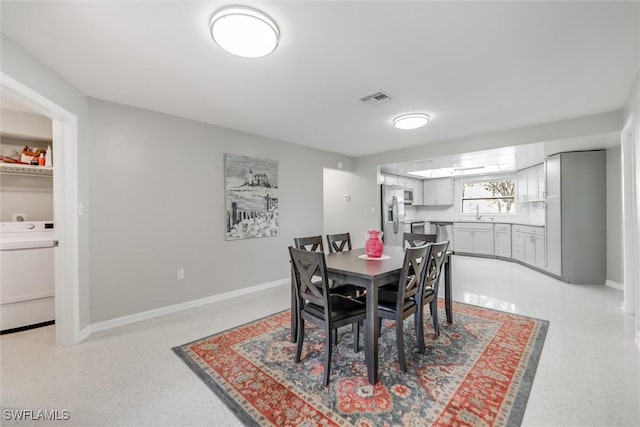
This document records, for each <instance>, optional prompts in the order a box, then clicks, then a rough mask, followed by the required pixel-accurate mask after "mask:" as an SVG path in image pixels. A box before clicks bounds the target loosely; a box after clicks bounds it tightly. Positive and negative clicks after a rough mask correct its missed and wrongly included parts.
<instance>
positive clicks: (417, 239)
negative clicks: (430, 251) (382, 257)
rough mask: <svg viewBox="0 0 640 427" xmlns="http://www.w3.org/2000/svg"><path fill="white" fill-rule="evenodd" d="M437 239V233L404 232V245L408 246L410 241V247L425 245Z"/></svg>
mask: <svg viewBox="0 0 640 427" xmlns="http://www.w3.org/2000/svg"><path fill="white" fill-rule="evenodd" d="M437 241H438V235H437V234H422V233H404V235H403V237H402V247H403V248H404V247H406V246H407V243H409V247H411V248H415V247H416V246H424V245H426V244H427V243H435V242H437Z"/></svg>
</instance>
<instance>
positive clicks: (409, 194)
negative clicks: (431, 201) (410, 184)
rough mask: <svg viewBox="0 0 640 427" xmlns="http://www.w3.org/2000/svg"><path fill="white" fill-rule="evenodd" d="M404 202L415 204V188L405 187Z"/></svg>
mask: <svg viewBox="0 0 640 427" xmlns="http://www.w3.org/2000/svg"><path fill="white" fill-rule="evenodd" d="M404 204H405V205H412V204H413V188H405V189H404Z"/></svg>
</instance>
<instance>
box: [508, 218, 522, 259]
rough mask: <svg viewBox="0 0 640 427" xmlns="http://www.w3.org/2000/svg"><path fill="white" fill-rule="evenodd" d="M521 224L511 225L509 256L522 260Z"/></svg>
mask: <svg viewBox="0 0 640 427" xmlns="http://www.w3.org/2000/svg"><path fill="white" fill-rule="evenodd" d="M523 228H524V227H523V226H522V225H513V226H512V227H511V258H513V259H515V260H518V261H522V262H524V234H523V233H522V229H523Z"/></svg>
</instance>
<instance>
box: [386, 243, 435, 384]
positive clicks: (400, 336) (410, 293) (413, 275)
mask: <svg viewBox="0 0 640 427" xmlns="http://www.w3.org/2000/svg"><path fill="white" fill-rule="evenodd" d="M430 253H431V244H428V245H425V246H419V247H416V248H407V249H406V250H405V255H404V262H403V264H402V270H401V273H400V279H399V280H398V284H397V285H396V288H395V290H389V289H388V288H387V287H382V288H380V289H379V293H378V317H379V319H380V321H381V319H391V320H395V329H396V346H397V348H398V360H399V361H400V369H402V371H403V372H406V371H407V364H406V362H405V353H404V320H405V319H406V318H407V317H409V316H412V315H415V313H416V312H417V310H418V307H419V306H420V305H421V304H420V293H419V292H420V289H421V288H420V287H421V285H422V283H423V280H422V279H423V277H424V273H425V272H426V265H427V264H428V261H429V259H430ZM416 337H417V339H418V348H423V347H424V342H423V341H422V340H424V337H423V335H416Z"/></svg>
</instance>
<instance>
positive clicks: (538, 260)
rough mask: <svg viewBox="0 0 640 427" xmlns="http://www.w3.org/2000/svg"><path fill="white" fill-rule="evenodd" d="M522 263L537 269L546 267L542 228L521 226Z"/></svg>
mask: <svg viewBox="0 0 640 427" xmlns="http://www.w3.org/2000/svg"><path fill="white" fill-rule="evenodd" d="M522 235H523V240H524V262H525V264H529V265H533V266H536V267H538V268H545V267H546V256H545V244H544V227H533V226H523V227H522Z"/></svg>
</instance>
